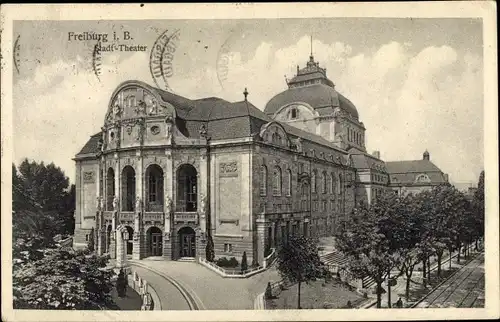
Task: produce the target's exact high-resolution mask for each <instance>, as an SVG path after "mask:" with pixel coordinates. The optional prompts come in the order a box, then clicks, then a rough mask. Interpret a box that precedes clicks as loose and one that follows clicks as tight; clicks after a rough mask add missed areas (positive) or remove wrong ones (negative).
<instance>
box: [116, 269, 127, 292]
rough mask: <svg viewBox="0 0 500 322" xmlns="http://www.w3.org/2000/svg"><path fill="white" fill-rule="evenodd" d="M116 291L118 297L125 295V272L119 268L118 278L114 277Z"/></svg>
mask: <svg viewBox="0 0 500 322" xmlns="http://www.w3.org/2000/svg"><path fill="white" fill-rule="evenodd" d="M116 292H117V293H118V296H119V297H125V296H127V278H126V276H125V273H124V272H123V269H120V272H119V273H118V278H117V279H116Z"/></svg>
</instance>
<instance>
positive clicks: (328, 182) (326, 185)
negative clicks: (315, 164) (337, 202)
mask: <svg viewBox="0 0 500 322" xmlns="http://www.w3.org/2000/svg"><path fill="white" fill-rule="evenodd" d="M317 176H318V175H317V172H316V170H314V171H313V172H312V175H311V190H312V193H317V192H318V178H317ZM320 180H321V192H322V193H327V192H328V191H329V193H330V194H339V195H340V194H342V183H343V181H342V174H339V175H338V176H336V175H335V174H334V173H330V174H327V173H326V172H325V171H324V172H323V173H322V174H321V179H320Z"/></svg>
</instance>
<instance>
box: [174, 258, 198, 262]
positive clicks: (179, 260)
mask: <svg viewBox="0 0 500 322" xmlns="http://www.w3.org/2000/svg"><path fill="white" fill-rule="evenodd" d="M177 261H178V262H188V263H194V262H195V261H196V258H194V257H181V258H179V259H178V260H177Z"/></svg>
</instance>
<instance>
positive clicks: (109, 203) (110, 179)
mask: <svg viewBox="0 0 500 322" xmlns="http://www.w3.org/2000/svg"><path fill="white" fill-rule="evenodd" d="M114 198H115V171H114V170H113V168H109V169H108V173H107V175H106V210H108V211H110V210H113V199H114Z"/></svg>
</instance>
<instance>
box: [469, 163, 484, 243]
mask: <svg viewBox="0 0 500 322" xmlns="http://www.w3.org/2000/svg"><path fill="white" fill-rule="evenodd" d="M472 211H473V217H474V232H475V236H474V237H475V238H474V239H475V241H476V250H478V243H477V242H478V240H479V238H481V237H483V236H484V171H481V174H480V175H479V182H478V184H477V190H476V191H475V193H474V196H473V198H472Z"/></svg>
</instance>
